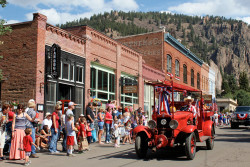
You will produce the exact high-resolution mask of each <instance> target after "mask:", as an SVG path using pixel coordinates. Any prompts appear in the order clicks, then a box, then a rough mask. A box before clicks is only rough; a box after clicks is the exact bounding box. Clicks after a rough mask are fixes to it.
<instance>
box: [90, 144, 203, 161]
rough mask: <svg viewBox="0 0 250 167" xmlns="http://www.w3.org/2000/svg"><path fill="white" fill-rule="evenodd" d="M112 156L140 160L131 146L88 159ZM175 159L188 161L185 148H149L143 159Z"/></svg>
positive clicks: (199, 148)
mask: <svg viewBox="0 0 250 167" xmlns="http://www.w3.org/2000/svg"><path fill="white" fill-rule="evenodd" d="M196 149H197V150H196V152H198V151H200V150H206V147H204V146H197V148H196ZM110 158H118V159H134V160H139V159H138V157H137V155H136V152H135V149H134V148H130V149H128V150H123V151H117V152H114V153H110V154H104V155H100V156H94V157H91V158H88V159H99V160H102V159H110ZM155 159H156V160H158V161H162V160H173V161H187V159H186V156H185V151H184V149H179V148H177V149H169V150H166V149H162V150H158V151H157V152H156V153H153V152H152V151H151V150H148V153H147V157H146V158H145V159H143V161H150V160H155Z"/></svg>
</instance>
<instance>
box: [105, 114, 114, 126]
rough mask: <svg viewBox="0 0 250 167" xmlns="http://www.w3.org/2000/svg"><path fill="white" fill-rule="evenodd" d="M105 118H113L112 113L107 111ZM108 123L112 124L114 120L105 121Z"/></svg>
mask: <svg viewBox="0 0 250 167" xmlns="http://www.w3.org/2000/svg"><path fill="white" fill-rule="evenodd" d="M105 119H112V115H111V114H110V113H109V112H106V115H105ZM105 123H107V124H112V121H108V120H107V121H105Z"/></svg>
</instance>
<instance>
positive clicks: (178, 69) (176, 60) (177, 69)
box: [175, 59, 180, 78]
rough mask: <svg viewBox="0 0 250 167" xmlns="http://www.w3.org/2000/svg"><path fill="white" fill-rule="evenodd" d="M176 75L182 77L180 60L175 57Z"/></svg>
mask: <svg viewBox="0 0 250 167" xmlns="http://www.w3.org/2000/svg"><path fill="white" fill-rule="evenodd" d="M177 62H178V63H177ZM177 64H178V68H177V66H176V65H177ZM177 71H178V75H177ZM175 77H178V78H179V77H180V61H179V60H178V59H175Z"/></svg>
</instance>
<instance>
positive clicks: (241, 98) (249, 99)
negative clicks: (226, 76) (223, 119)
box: [235, 89, 250, 106]
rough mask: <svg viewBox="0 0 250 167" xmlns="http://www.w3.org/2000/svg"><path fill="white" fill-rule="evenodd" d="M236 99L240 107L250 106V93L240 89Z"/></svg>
mask: <svg viewBox="0 0 250 167" xmlns="http://www.w3.org/2000/svg"><path fill="white" fill-rule="evenodd" d="M235 97H236V99H237V103H238V105H239V106H249V105H250V92H247V91H245V90H242V89H240V90H239V91H237V92H236V94H235Z"/></svg>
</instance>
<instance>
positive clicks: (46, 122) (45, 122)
mask: <svg viewBox="0 0 250 167" xmlns="http://www.w3.org/2000/svg"><path fill="white" fill-rule="evenodd" d="M51 117H52V114H51V113H50V112H47V113H46V114H45V119H44V120H43V123H42V127H41V128H42V129H43V126H44V125H48V128H49V129H51V126H52V120H51Z"/></svg>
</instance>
